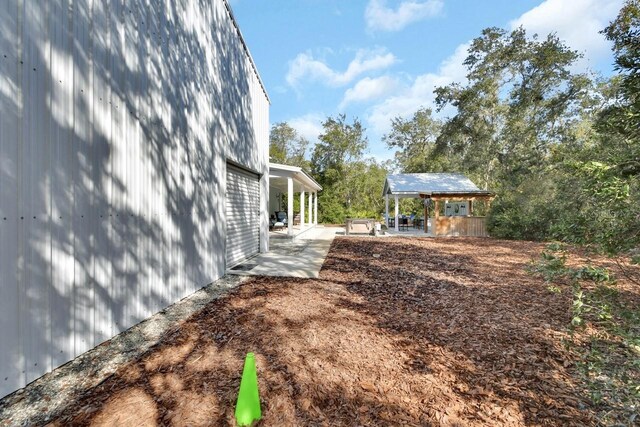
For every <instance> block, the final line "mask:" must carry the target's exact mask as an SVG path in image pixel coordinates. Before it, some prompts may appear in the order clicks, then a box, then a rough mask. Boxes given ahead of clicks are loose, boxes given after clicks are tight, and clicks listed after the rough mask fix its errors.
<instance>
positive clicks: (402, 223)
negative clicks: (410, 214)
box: [398, 218, 409, 231]
mask: <svg viewBox="0 0 640 427" xmlns="http://www.w3.org/2000/svg"><path fill="white" fill-rule="evenodd" d="M398 228H399V229H400V230H404V231H409V218H398Z"/></svg>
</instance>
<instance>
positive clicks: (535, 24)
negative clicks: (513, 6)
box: [509, 0, 622, 62]
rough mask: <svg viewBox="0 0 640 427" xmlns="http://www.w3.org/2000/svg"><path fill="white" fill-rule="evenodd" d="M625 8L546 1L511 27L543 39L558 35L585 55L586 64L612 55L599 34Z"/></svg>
mask: <svg viewBox="0 0 640 427" xmlns="http://www.w3.org/2000/svg"><path fill="white" fill-rule="evenodd" d="M621 7H622V0H572V1H566V0H546V1H545V2H543V3H541V4H540V5H539V6H536V7H534V8H533V9H531V10H529V11H528V12H525V13H524V14H522V15H521V16H520V17H519V18H516V19H514V20H513V21H511V22H510V23H509V25H510V26H511V28H512V29H514V28H517V27H519V26H522V27H524V28H525V29H526V30H527V33H530V34H532V33H537V34H538V35H539V36H540V37H546V35H547V34H549V33H557V35H558V37H560V39H562V40H564V41H565V42H566V43H567V44H568V45H569V46H570V47H571V48H572V49H576V50H578V51H579V52H581V53H584V54H585V59H584V61H589V60H592V61H594V60H597V59H598V58H601V57H603V56H605V55H607V54H609V53H610V51H611V50H610V49H611V47H610V45H609V43H608V42H607V41H606V39H605V38H604V36H603V35H602V34H600V33H599V31H600V30H602V29H603V28H604V27H606V26H607V25H608V23H609V21H611V20H613V19H614V18H615V16H616V14H617V13H618V11H619V10H620V8H621ZM584 61H583V62H584Z"/></svg>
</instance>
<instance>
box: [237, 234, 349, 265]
mask: <svg viewBox="0 0 640 427" xmlns="http://www.w3.org/2000/svg"><path fill="white" fill-rule="evenodd" d="M339 232H344V229H343V228H342V227H324V226H321V225H319V226H316V227H314V228H312V229H309V230H307V231H305V232H304V233H303V234H301V235H298V236H297V237H296V238H294V239H291V238H288V236H286V235H279V234H276V233H271V235H270V238H269V252H267V253H262V254H259V255H256V256H255V257H253V258H250V259H248V260H246V261H244V262H242V263H240V264H238V265H236V266H234V267H233V268H231V269H230V270H228V271H227V273H228V274H234V275H241V276H276V277H302V278H317V277H318V275H319V272H320V268H322V264H323V263H324V260H325V258H326V256H327V253H328V252H329V247H330V246H331V242H333V239H334V237H335V236H336V233H339Z"/></svg>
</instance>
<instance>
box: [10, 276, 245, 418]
mask: <svg viewBox="0 0 640 427" xmlns="http://www.w3.org/2000/svg"><path fill="white" fill-rule="evenodd" d="M247 279H248V277H243V276H234V275H226V276H224V277H222V278H221V279H219V280H216V281H215V282H213V283H211V284H209V285H207V286H205V287H203V288H201V289H199V290H197V291H196V292H194V293H192V294H191V295H189V296H187V297H185V298H183V299H181V300H180V301H178V302H176V303H174V304H172V305H170V306H169V307H167V308H165V309H164V310H162V311H160V312H158V313H156V314H154V315H153V316H151V317H149V318H147V319H145V320H143V321H142V322H140V323H138V324H137V325H134V326H132V327H131V328H129V329H127V330H126V331H124V332H122V333H120V334H119V335H116V336H115V337H113V338H111V339H110V340H108V341H105V342H104V343H102V344H100V345H98V346H97V347H94V348H93V349H91V350H89V351H87V352H86V353H83V354H81V355H80V356H78V357H76V358H75V359H73V360H72V361H70V362H67V363H66V364H64V365H62V366H60V367H59V368H57V369H55V370H53V371H52V372H49V373H48V374H45V375H44V376H42V377H40V378H38V379H37V380H35V381H33V382H31V383H29V384H28V385H27V386H26V387H24V388H22V389H20V390H17V391H15V392H13V393H11V394H10V395H8V396H6V397H4V398H3V399H1V400H0V426H32V425H41V424H46V423H47V422H49V421H51V420H53V419H55V418H56V417H58V416H59V415H60V414H61V412H62V411H64V409H65V407H66V406H67V404H68V403H69V402H72V401H75V400H76V399H77V398H78V397H79V395H80V394H81V393H82V392H84V391H86V390H87V389H89V388H92V387H95V386H96V385H98V384H100V383H101V382H103V381H104V380H105V379H106V378H108V377H109V376H110V375H112V374H113V373H114V372H115V371H116V370H117V369H118V368H119V367H120V366H122V365H123V364H125V363H128V362H130V361H132V360H134V359H136V358H138V357H140V356H141V355H142V354H144V353H145V352H146V351H147V350H149V349H150V348H151V347H153V346H154V345H156V344H157V343H158V342H159V339H160V338H161V337H162V335H163V334H164V333H165V332H167V331H168V330H169V329H170V328H172V327H173V326H175V324H176V323H177V322H181V321H183V320H185V319H187V318H188V317H189V316H191V315H192V314H193V313H195V312H197V311H198V310H200V309H202V308H203V307H204V306H205V305H207V304H208V303H209V302H211V301H213V300H215V299H218V298H220V297H221V296H223V295H225V294H226V293H227V292H228V291H229V290H231V289H233V288H236V287H237V286H238V285H240V283H242V282H244V281H246V280H247Z"/></svg>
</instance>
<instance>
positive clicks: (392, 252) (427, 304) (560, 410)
mask: <svg viewBox="0 0 640 427" xmlns="http://www.w3.org/2000/svg"><path fill="white" fill-rule="evenodd" d="M541 249H542V245H540V244H535V243H527V242H506V241H498V240H492V239H472V238H456V239H437V240H434V239H402V238H389V239H371V238H337V239H336V240H335V241H334V243H333V245H332V247H331V250H330V252H329V255H328V257H327V260H326V262H325V264H324V266H323V268H322V270H321V273H320V277H319V279H315V280H314V279H287V278H265V277H257V278H254V279H251V280H249V281H248V282H246V283H245V284H243V285H241V286H240V287H239V288H237V289H235V290H233V291H231V292H230V293H229V294H228V295H227V296H225V297H222V298H220V299H218V300H216V301H214V302H212V303H210V304H209V305H207V306H206V307H205V308H204V309H203V310H201V311H200V312H198V313H196V314H195V315H193V316H192V317H191V318H190V319H188V320H187V321H185V322H184V323H182V324H179V325H176V326H175V327H174V328H173V329H171V330H170V331H169V332H168V333H167V334H166V336H165V337H164V338H163V340H162V341H161V343H160V344H159V345H158V346H156V347H154V348H152V349H151V350H150V351H148V352H147V353H146V354H145V355H143V356H142V357H141V358H139V359H138V360H136V361H134V362H133V363H129V364H127V365H125V366H122V367H121V368H120V369H119V370H118V371H117V372H116V373H115V374H114V375H112V376H111V377H109V378H107V379H106V380H105V381H104V382H102V383H101V384H99V385H98V386H97V387H94V388H93V389H90V390H87V391H86V393H85V394H84V395H83V396H82V397H81V398H80V399H78V400H77V401H76V402H71V403H70V404H69V406H68V408H67V409H66V410H65V411H64V413H63V414H62V415H61V416H60V417H59V418H58V419H57V420H56V421H54V423H53V424H54V425H119V426H122V425H138V426H141V425H158V424H161V425H181V426H182V425H194V426H196V425H235V423H234V417H233V413H234V408H235V399H236V397H237V391H238V387H239V383H240V375H241V371H242V366H243V361H244V356H245V355H246V353H247V352H254V353H255V355H256V361H257V365H258V381H259V386H260V394H261V400H262V410H263V419H262V421H260V422H259V423H258V424H259V425H265V426H267V425H268V426H285V425H286V426H289V425H311V426H313V425H319V426H324V425H326V426H336V425H345V426H352V425H452V426H453V425H563V426H564V425H589V424H593V423H594V412H593V408H592V407H591V406H590V404H589V403H588V399H586V397H585V394H584V391H583V387H582V386H581V385H580V382H579V380H578V377H577V376H576V369H575V363H576V360H574V359H573V358H574V356H572V354H571V353H570V352H569V351H568V349H567V346H566V340H568V339H569V329H568V325H569V323H570V321H571V295H569V294H557V293H552V292H549V290H548V289H547V285H546V284H545V283H544V282H543V280H542V279H540V278H537V277H534V276H532V275H530V274H527V273H526V271H525V269H526V266H527V265H528V263H529V262H530V261H531V260H532V259H533V258H537V257H538V256H539V253H540V251H541Z"/></svg>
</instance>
